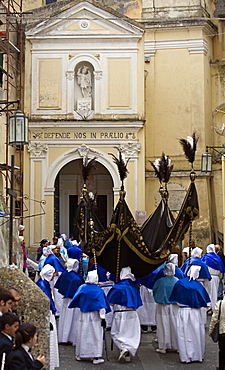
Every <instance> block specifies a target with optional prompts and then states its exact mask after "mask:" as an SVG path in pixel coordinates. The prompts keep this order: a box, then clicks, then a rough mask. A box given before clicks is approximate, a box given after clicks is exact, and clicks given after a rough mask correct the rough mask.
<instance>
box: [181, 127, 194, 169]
mask: <svg viewBox="0 0 225 370" xmlns="http://www.w3.org/2000/svg"><path fill="white" fill-rule="evenodd" d="M179 142H180V144H181V146H182V147H183V150H184V154H185V157H186V158H187V159H188V161H189V162H190V163H193V162H194V160H195V152H196V148H197V142H198V138H196V136H195V132H194V133H193V135H192V136H188V137H187V139H180V140H179Z"/></svg>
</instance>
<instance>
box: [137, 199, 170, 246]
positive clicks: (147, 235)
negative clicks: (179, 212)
mask: <svg viewBox="0 0 225 370" xmlns="http://www.w3.org/2000/svg"><path fill="white" fill-rule="evenodd" d="M174 221H175V220H174V217H173V215H172V212H171V211H170V209H169V207H168V203H167V201H166V200H165V199H162V200H161V202H160V203H159V205H158V207H157V208H156V210H155V212H154V213H153V214H152V215H151V216H150V217H149V218H148V219H147V220H146V222H145V223H144V225H143V226H142V228H141V234H142V236H143V238H144V241H145V243H146V245H147V247H148V250H149V252H155V251H157V250H158V249H159V247H160V246H161V245H162V244H163V241H164V240H165V239H166V237H167V235H168V233H169V231H170V230H171V228H172V226H173V224H174Z"/></svg>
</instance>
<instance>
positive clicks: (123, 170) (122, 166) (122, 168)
mask: <svg viewBox="0 0 225 370" xmlns="http://www.w3.org/2000/svg"><path fill="white" fill-rule="evenodd" d="M118 151H119V158H117V157H116V156H115V155H114V154H112V153H109V154H110V155H111V156H112V159H113V162H114V163H115V164H116V165H117V167H118V170H119V174H120V180H121V181H122V183H123V180H124V179H125V178H126V177H127V174H128V173H129V172H128V169H127V164H128V162H129V160H130V158H129V159H128V160H127V163H125V162H124V160H123V158H122V151H121V149H118Z"/></svg>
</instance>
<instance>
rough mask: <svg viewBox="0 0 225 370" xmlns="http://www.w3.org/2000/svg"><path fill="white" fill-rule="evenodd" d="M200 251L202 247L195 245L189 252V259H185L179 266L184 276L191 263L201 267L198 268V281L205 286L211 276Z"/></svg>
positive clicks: (186, 274)
mask: <svg viewBox="0 0 225 370" xmlns="http://www.w3.org/2000/svg"><path fill="white" fill-rule="evenodd" d="M202 252H203V250H202V248H199V247H195V248H194V249H193V250H192V252H191V259H190V260H189V259H187V260H186V261H185V263H184V264H183V265H182V266H181V270H182V271H183V273H184V276H188V271H189V269H190V267H191V266H192V265H193V266H200V267H201V268H200V270H199V277H198V281H201V282H203V284H204V286H205V287H206V286H207V285H208V281H209V280H211V279H212V277H211V274H210V272H209V268H208V266H207V265H206V263H205V262H203V261H202V260H201V255H202Z"/></svg>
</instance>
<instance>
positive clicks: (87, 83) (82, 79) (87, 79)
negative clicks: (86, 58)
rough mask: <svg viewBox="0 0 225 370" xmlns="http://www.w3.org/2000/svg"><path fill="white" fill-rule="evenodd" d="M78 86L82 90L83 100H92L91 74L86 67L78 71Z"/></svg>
mask: <svg viewBox="0 0 225 370" xmlns="http://www.w3.org/2000/svg"><path fill="white" fill-rule="evenodd" d="M77 84H78V85H79V86H80V88H81V92H82V95H83V98H90V97H91V94H92V81H91V72H90V71H89V68H88V67H87V66H85V65H84V66H82V67H80V68H79V69H78V71H77Z"/></svg>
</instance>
